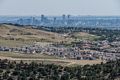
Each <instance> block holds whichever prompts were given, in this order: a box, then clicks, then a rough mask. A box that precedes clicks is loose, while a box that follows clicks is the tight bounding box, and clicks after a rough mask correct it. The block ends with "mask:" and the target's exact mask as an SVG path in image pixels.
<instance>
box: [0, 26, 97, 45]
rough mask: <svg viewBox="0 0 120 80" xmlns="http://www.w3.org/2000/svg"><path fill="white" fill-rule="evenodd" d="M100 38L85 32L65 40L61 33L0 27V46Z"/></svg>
mask: <svg viewBox="0 0 120 80" xmlns="http://www.w3.org/2000/svg"><path fill="white" fill-rule="evenodd" d="M98 38H99V36H96V35H92V34H89V33H85V32H75V33H72V34H70V35H69V36H68V37H67V38H65V37H64V36H62V35H61V34H59V33H55V32H48V31H43V30H38V29H33V28H31V26H26V27H18V26H14V25H6V24H1V25H0V45H2V46H10V47H16V46H23V45H26V44H33V43H34V42H47V43H50V42H52V43H59V42H64V43H66V44H70V43H71V42H74V41H76V40H96V39H98Z"/></svg>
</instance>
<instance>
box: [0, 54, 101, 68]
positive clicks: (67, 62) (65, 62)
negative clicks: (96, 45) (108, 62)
mask: <svg viewBox="0 0 120 80" xmlns="http://www.w3.org/2000/svg"><path fill="white" fill-rule="evenodd" d="M0 59H8V60H10V61H17V62H20V61H21V60H23V61H24V62H28V63H29V62H32V61H35V62H38V63H41V62H42V63H45V64H57V65H62V66H77V65H87V64H89V65H93V64H100V63H101V62H102V61H101V60H71V59H61V58H58V57H53V56H48V55H42V54H19V53H5V52H0Z"/></svg>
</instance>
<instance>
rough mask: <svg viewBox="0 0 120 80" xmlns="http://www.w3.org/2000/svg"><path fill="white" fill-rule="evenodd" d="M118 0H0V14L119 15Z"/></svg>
mask: <svg viewBox="0 0 120 80" xmlns="http://www.w3.org/2000/svg"><path fill="white" fill-rule="evenodd" d="M119 3H120V1H119V0H91V1H90V0H76V1H73V0H71V1H68V0H44V1H43V0H39V1H37V0H36V1H35V0H0V15H11V16H39V15H41V14H44V15H48V16H54V15H55V16H60V15H63V14H66V15H68V14H70V15H75V16H78V15H91V16H94V15H96V16H111V15H112V16H118V15H119V16H120V6H119Z"/></svg>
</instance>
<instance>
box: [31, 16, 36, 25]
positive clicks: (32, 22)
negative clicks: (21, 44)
mask: <svg viewBox="0 0 120 80" xmlns="http://www.w3.org/2000/svg"><path fill="white" fill-rule="evenodd" d="M31 25H35V17H32V19H31Z"/></svg>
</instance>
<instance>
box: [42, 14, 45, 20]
mask: <svg viewBox="0 0 120 80" xmlns="http://www.w3.org/2000/svg"><path fill="white" fill-rule="evenodd" d="M44 19H45V16H44V15H43V14H42V15H41V22H44Z"/></svg>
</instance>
